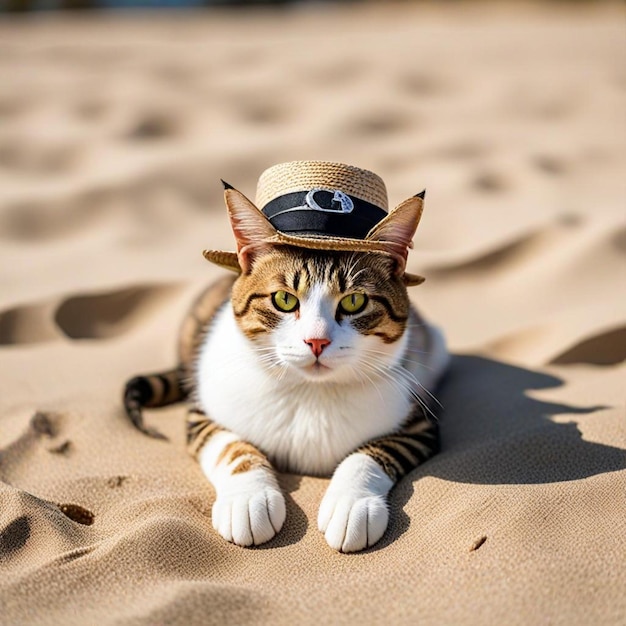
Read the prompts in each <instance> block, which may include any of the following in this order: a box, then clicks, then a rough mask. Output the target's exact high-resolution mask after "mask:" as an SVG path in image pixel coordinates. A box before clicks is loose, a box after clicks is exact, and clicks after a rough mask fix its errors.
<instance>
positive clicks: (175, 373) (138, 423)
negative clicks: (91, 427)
mask: <svg viewBox="0 0 626 626" xmlns="http://www.w3.org/2000/svg"><path fill="white" fill-rule="evenodd" d="M185 378H186V377H185V369H184V368H183V367H177V368H176V369H173V370H169V371H167V372H159V373H157V374H146V375H145V376H135V378H131V379H130V380H129V381H128V382H127V383H126V387H125V389H124V409H125V410H126V415H128V417H129V418H130V421H131V422H132V423H133V424H134V426H135V427H136V428H138V429H139V430H140V431H141V432H142V433H145V434H146V435H149V436H150V437H154V438H155V439H167V437H166V436H165V435H163V434H162V433H160V432H159V431H158V430H156V429H155V428H152V427H151V426H146V425H145V424H144V421H143V413H142V409H143V408H156V407H161V406H167V405H169V404H175V403H177V402H182V401H183V400H185V399H186V398H187V397H188V396H189V389H188V388H187V386H186V385H185Z"/></svg>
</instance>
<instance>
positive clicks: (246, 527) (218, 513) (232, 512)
mask: <svg viewBox="0 0 626 626" xmlns="http://www.w3.org/2000/svg"><path fill="white" fill-rule="evenodd" d="M251 487H252V486H251ZM212 518H213V528H215V530H217V532H218V533H219V534H220V535H222V537H224V539H226V540H227V541H231V542H232V543H236V544H237V545H238V546H252V545H255V546H258V545H260V544H262V543H265V542H266V541H269V540H270V539H271V538H272V537H274V535H276V533H277V532H278V531H279V530H280V529H281V528H282V527H283V523H284V522H285V497H284V496H283V494H282V493H281V492H280V491H279V490H278V489H276V488H275V487H271V486H266V487H261V488H260V489H259V488H258V486H254V488H250V489H243V490H242V489H238V490H237V491H232V492H226V493H218V496H217V499H216V501H215V504H214V505H213V515H212Z"/></svg>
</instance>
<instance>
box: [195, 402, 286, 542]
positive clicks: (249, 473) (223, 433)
mask: <svg viewBox="0 0 626 626" xmlns="http://www.w3.org/2000/svg"><path fill="white" fill-rule="evenodd" d="M187 441H188V448H189V451H190V453H191V454H192V455H193V456H195V457H196V458H197V459H198V461H199V462H200V467H201V468H202V471H203V472H204V474H205V476H206V477H207V478H208V479H209V480H210V481H211V483H212V485H213V487H214V488H215V492H216V499H215V503H214V504H213V512H212V519H213V527H214V528H215V530H217V532H218V533H219V534H220V535H222V537H224V539H226V540H227V541H231V542H232V543H236V544H237V545H240V546H251V545H259V544H261V543H265V542H266V541H269V540H270V539H272V537H274V535H276V533H277V532H278V531H279V530H280V529H281V528H282V526H283V523H284V521H285V514H286V512H285V498H284V496H283V494H282V493H281V491H280V488H279V486H278V481H277V480H276V476H275V474H274V470H273V469H272V466H271V465H270V463H269V461H268V460H267V458H266V457H265V456H264V455H263V454H262V453H261V452H260V451H259V450H257V449H256V448H255V447H254V446H253V445H251V444H249V443H247V442H246V441H243V440H242V439H240V438H239V437H238V436H237V435H235V434H234V433H231V432H230V431H228V430H226V429H223V428H221V427H220V426H218V425H217V424H215V423H213V422H211V420H210V419H208V418H207V417H206V415H204V414H203V413H202V412H201V411H199V410H198V409H192V410H191V411H190V412H189V417H188V420H187Z"/></svg>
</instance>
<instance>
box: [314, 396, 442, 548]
mask: <svg viewBox="0 0 626 626" xmlns="http://www.w3.org/2000/svg"><path fill="white" fill-rule="evenodd" d="M415 413H416V415H415V417H414V418H413V419H412V420H411V421H410V422H409V423H408V424H407V425H406V426H405V427H404V428H403V429H402V430H400V431H399V432H397V433H394V434H392V435H388V436H386V437H381V438H379V439H375V440H373V441H370V442H369V443H367V444H366V445H364V446H362V447H361V448H359V449H358V450H357V451H356V452H354V453H353V454H350V455H349V456H348V457H347V458H346V459H344V460H343V461H342V462H341V463H340V464H339V466H338V467H337V469H336V470H335V473H334V475H333V477H332V480H331V481H330V485H329V487H328V491H327V492H326V494H325V495H324V498H323V500H322V504H321V506H320V510H319V516H318V526H319V529H320V530H321V531H322V532H323V533H324V536H325V538H326V541H327V542H328V544H329V545H330V546H331V547H332V548H335V550H340V551H341V552H356V551H358V550H363V549H364V548H368V547H369V546H372V545H374V544H375V543H376V542H377V541H378V540H379V539H380V538H381V537H382V536H383V534H384V532H385V530H386V528H387V524H388V522H389V512H388V510H387V494H388V493H389V491H390V490H391V488H392V487H393V486H394V485H395V484H396V483H397V482H398V481H399V480H400V479H401V478H402V477H403V476H405V475H406V474H407V473H408V472H410V471H411V470H412V469H414V468H416V467H417V466H418V465H420V464H421V463H422V462H424V461H425V460H426V459H428V458H430V457H431V456H433V454H435V453H436V452H437V450H438V449H439V438H438V429H437V425H436V424H432V423H430V422H428V421H427V420H426V419H424V417H423V414H422V412H421V410H420V409H417V408H416V410H415Z"/></svg>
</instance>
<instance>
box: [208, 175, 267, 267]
mask: <svg viewBox="0 0 626 626" xmlns="http://www.w3.org/2000/svg"><path fill="white" fill-rule="evenodd" d="M222 183H223V184H224V201H225V202H226V208H227V209H228V217H229V218H230V225H231V227H232V229H233V234H234V235H235V241H236V242H237V253H236V254H234V253H232V252H220V251H217V250H205V251H204V257H205V258H206V259H208V260H209V261H212V262H213V263H216V264H217V265H221V266H222V267H225V268H227V269H231V270H234V271H237V272H243V273H244V274H247V273H248V272H249V271H250V269H251V268H252V263H253V261H254V259H255V258H257V257H258V256H259V255H261V254H264V253H266V252H269V251H270V250H271V249H272V245H271V243H269V242H268V241H267V240H268V239H270V238H272V237H275V235H276V229H275V228H274V227H273V226H272V225H271V224H270V222H269V220H268V219H267V218H266V217H265V215H263V213H261V211H259V209H257V208H256V206H255V205H254V204H252V202H250V200H248V198H246V196H244V195H243V194H242V193H241V192H240V191H237V189H235V188H234V187H231V186H230V185H229V184H228V183H225V182H224V181H222Z"/></svg>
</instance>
